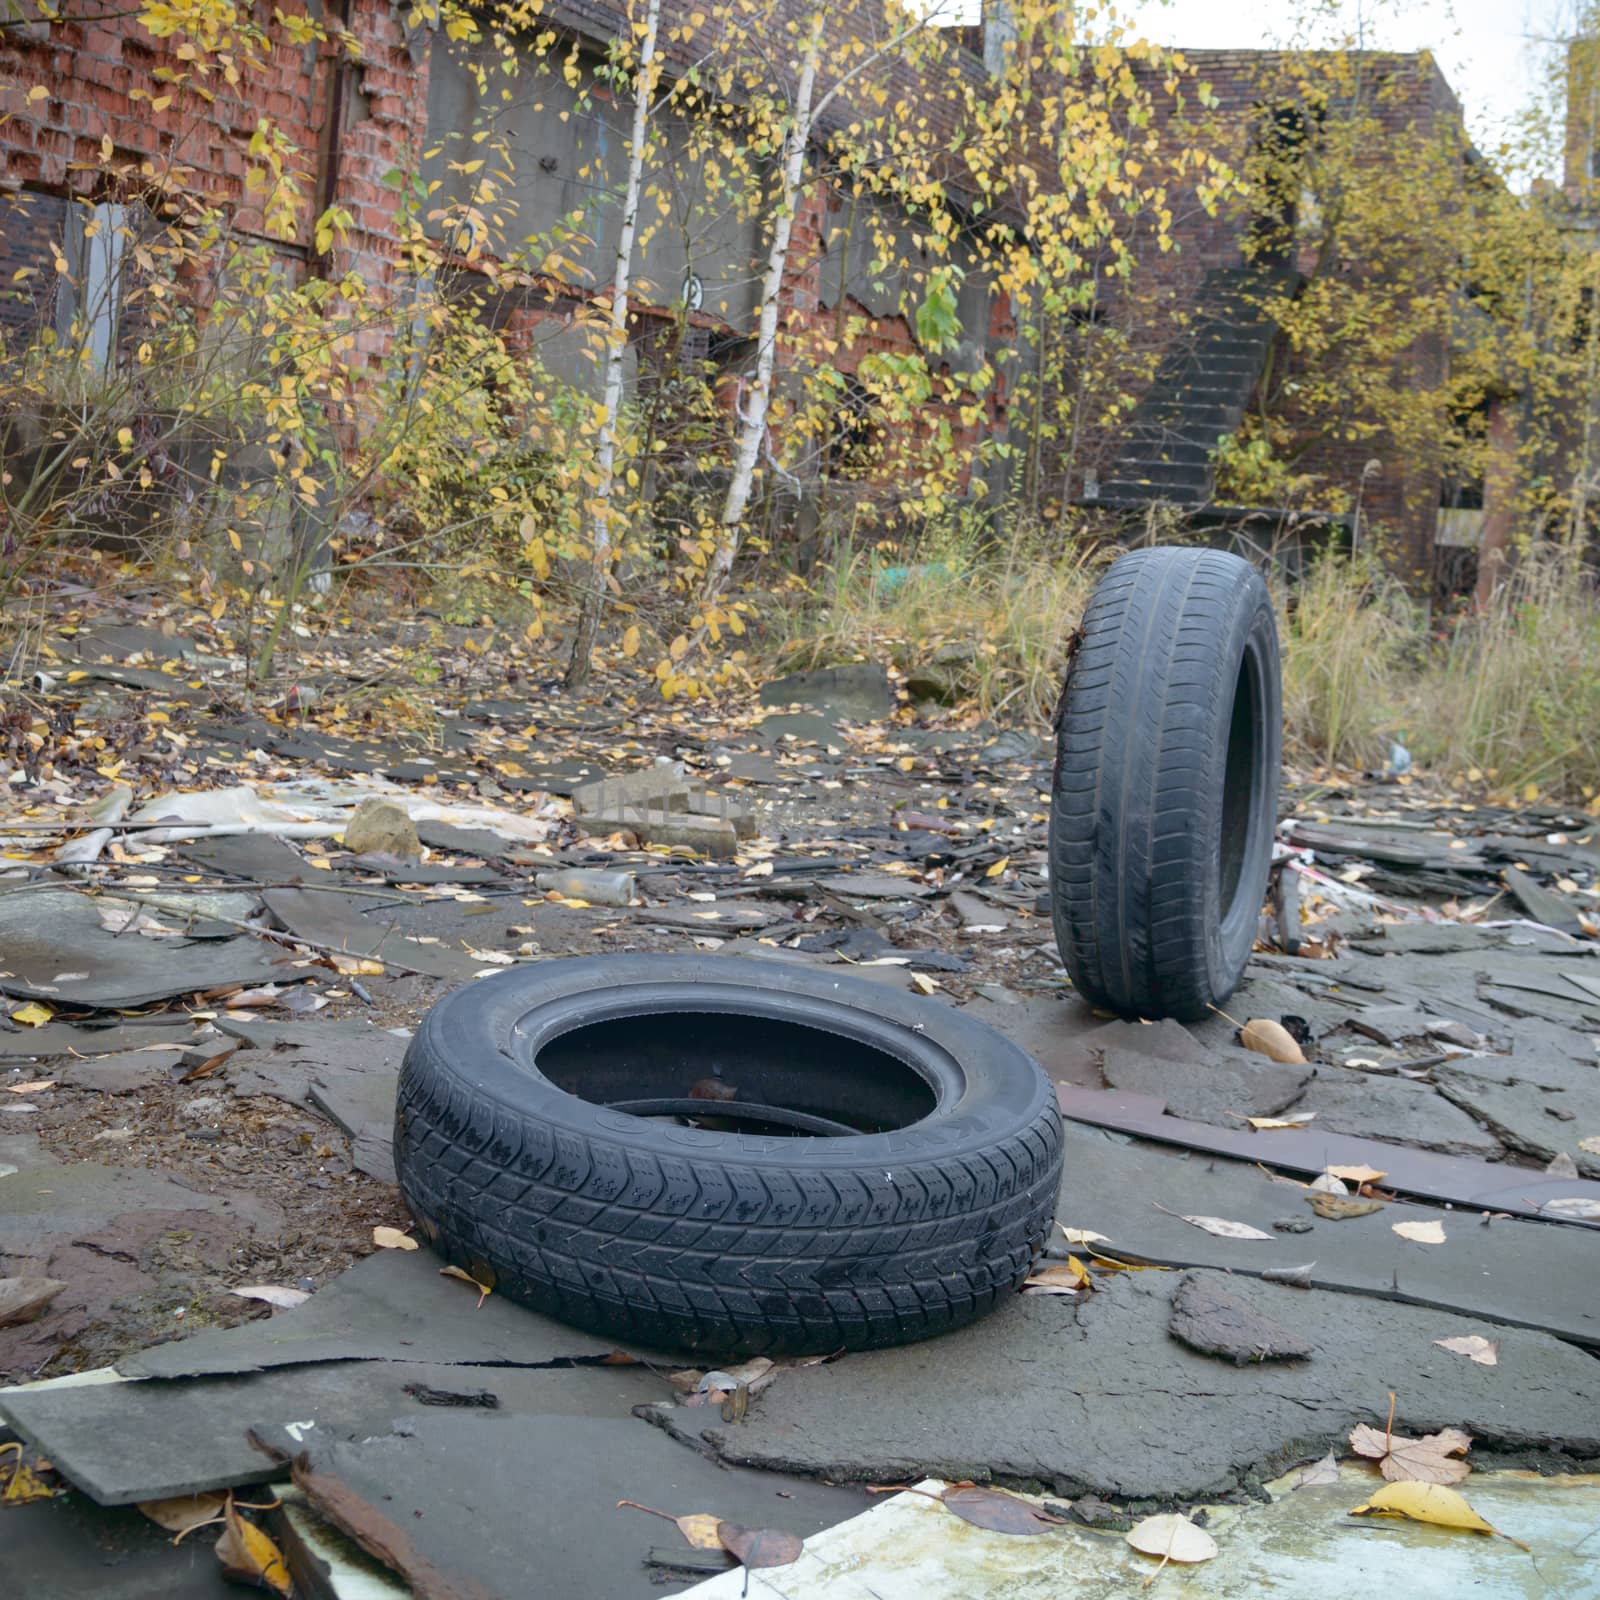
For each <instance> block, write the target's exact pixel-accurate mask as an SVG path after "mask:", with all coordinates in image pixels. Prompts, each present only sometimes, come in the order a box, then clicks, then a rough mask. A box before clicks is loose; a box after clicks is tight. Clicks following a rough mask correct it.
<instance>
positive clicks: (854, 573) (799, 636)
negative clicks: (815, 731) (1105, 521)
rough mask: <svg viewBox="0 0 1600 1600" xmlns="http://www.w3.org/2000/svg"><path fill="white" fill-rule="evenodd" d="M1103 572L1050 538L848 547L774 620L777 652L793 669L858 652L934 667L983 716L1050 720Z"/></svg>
mask: <svg viewBox="0 0 1600 1600" xmlns="http://www.w3.org/2000/svg"><path fill="white" fill-rule="evenodd" d="M1102 565H1103V558H1100V557H1096V556H1094V555H1092V554H1091V553H1090V552H1089V551H1088V549H1087V548H1086V547H1085V546H1083V545H1081V544H1079V543H1078V542H1076V541H1074V540H1071V539H1069V538H1066V537H1064V536H1063V535H1062V534H1061V533H1059V532H1057V533H1055V534H1054V535H1046V534H1041V535H1039V536H1038V537H1036V538H1027V539H1020V540H1015V541H1013V542H1012V544H1011V545H1010V547H1009V548H1008V549H1004V550H1001V549H995V548H993V547H990V548H988V549H985V548H984V546H983V545H982V544H981V542H980V540H979V538H978V537H977V536H975V535H969V534H965V533H962V532H954V533H950V534H946V535H944V536H942V537H938V538H932V539H926V540H924V541H922V542H921V543H920V544H919V546H918V547H917V549H916V551H915V552H914V553H912V554H910V555H909V556H907V555H904V554H900V555H888V556H886V555H885V554H884V553H883V552H881V551H878V550H870V549H869V550H862V551H857V552H855V553H853V554H851V555H849V556H847V557H846V558H844V559H843V560H842V561H840V562H839V563H838V564H836V565H835V566H832V567H829V568H825V569H823V570H822V571H820V572H819V573H818V574H817V575H816V576H815V577H814V579H813V582H812V585H811V591H810V592H811V598H810V601H809V603H808V604H807V605H806V606H804V607H803V608H801V609H799V610H798V611H795V612H793V613H790V614H789V617H788V621H787V622H786V623H784V624H782V625H781V629H780V637H779V639H778V641H777V645H778V654H779V655H780V656H781V658H782V659H783V660H784V662H785V663H786V664H788V665H791V666H793V665H810V664H816V663H821V662H830V661H847V660H853V659H859V658H861V657H867V658H870V659H875V660H881V661H889V662H892V663H893V664H894V665H895V666H897V667H899V668H900V669H901V670H902V671H906V672H913V671H917V670H922V669H928V668H930V667H931V668H932V669H933V670H934V671H935V672H936V673H937V675H938V676H939V677H940V678H942V679H944V680H947V681H948V683H949V684H950V687H951V689H952V691H953V693H954V694H955V695H956V696H957V697H958V698H959V699H960V701H961V702H962V703H963V704H964V705H968V706H970V707H972V708H974V709H976V710H977V711H978V712H979V713H981V714H982V715H983V716H986V717H993V716H998V715H1001V714H1004V716H1005V718H1006V719H1007V720H1008V721H1011V722H1016V723H1024V722H1029V721H1044V722H1048V721H1049V718H1050V715H1051V712H1052V710H1053V708H1054V706H1055V702H1056V698H1057V696H1058V695H1059V694H1060V691H1061V677H1062V673H1063V671H1064V670H1065V666H1066V650H1067V641H1068V639H1069V637H1070V636H1071V633H1072V630H1073V629H1074V628H1075V627H1076V626H1077V624H1078V619H1079V618H1080V617H1081V616H1082V615H1083V608H1084V606H1085V604H1087V602H1088V598H1089V595H1090V593H1091V592H1092V591H1093V589H1094V584H1095V579H1096V577H1097V576H1098V574H1099V571H1100V570H1101V567H1102ZM774 615H775V616H777V615H781V613H778V612H775V613H774Z"/></svg>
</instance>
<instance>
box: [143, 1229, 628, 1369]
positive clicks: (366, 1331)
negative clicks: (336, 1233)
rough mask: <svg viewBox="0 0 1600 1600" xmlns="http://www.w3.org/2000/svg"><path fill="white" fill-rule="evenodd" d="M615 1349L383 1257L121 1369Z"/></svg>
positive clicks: (572, 1354) (415, 1255) (520, 1362)
mask: <svg viewBox="0 0 1600 1600" xmlns="http://www.w3.org/2000/svg"><path fill="white" fill-rule="evenodd" d="M614 1348H615V1346H614V1345H612V1344H609V1343H607V1342H606V1341H604V1340H600V1339H596V1338H594V1337H593V1336H592V1335H590V1334H587V1333H581V1332H579V1331H578V1330H577V1329H575V1328H568V1327H565V1326H563V1325H562V1324H561V1323H559V1322H554V1321H552V1320H551V1319H550V1318H548V1317H541V1316H539V1315H538V1313H536V1312H533V1311H528V1310H525V1309H523V1308H522V1307H521V1306H514V1305H512V1304H511V1303H510V1302H509V1301H508V1300H504V1299H502V1298H501V1297H500V1296H499V1295H490V1296H489V1297H488V1299H487V1300H485V1301H484V1302H483V1304H482V1305H481V1306H480V1305H478V1297H477V1295H476V1294H475V1293H474V1292H473V1290H472V1289H471V1288H469V1287H468V1286H467V1285H466V1284H463V1283H458V1282H456V1281H455V1280H454V1279H451V1278H446V1277H442V1276H440V1273H439V1261H438V1259H437V1258H436V1257H435V1256H434V1255H433V1253H432V1252H431V1251H429V1250H426V1249H423V1250H380V1251H378V1252H377V1253H376V1254H375V1255H370V1256H368V1257H366V1258H365V1259H364V1260H362V1261H358V1262H356V1264H355V1265H354V1266H353V1267H351V1268H350V1269H349V1270H348V1271H346V1272H342V1273H340V1275H339V1276H338V1277H337V1278H335V1279H334V1280H333V1282H332V1283H330V1284H328V1285H327V1286H326V1287H325V1288H322V1289H319V1290H318V1291H317V1292H316V1293H315V1294H314V1295H312V1297H311V1298H310V1299H309V1300H307V1301H306V1302H305V1303H304V1304H303V1305H299V1306H296V1307H295V1308H294V1309H293V1310H292V1311H284V1312H280V1313H279V1314H278V1315H276V1316H274V1317H272V1318H271V1319H270V1320H268V1321H266V1322H253V1323H248V1324H245V1325H244V1326H242V1327H237V1328H227V1329H208V1330H206V1331H204V1332H201V1333H197V1334H195V1335H194V1336H192V1337H191V1338H188V1339H181V1340H177V1341H175V1342H173V1343H170V1344H162V1345H156V1346H155V1347H153V1348H152V1349H149V1350H143V1351H140V1352H139V1353H138V1354H137V1355H133V1356H130V1357H128V1358H127V1359H126V1360H125V1361H123V1362H121V1363H120V1364H119V1366H118V1369H117V1370H118V1371H119V1372H121V1373H123V1374H124V1375H125V1376H127V1377H136V1378H184V1377H195V1376H199V1375H202V1374H218V1373H238V1372H253V1371H258V1370H261V1369H264V1368H268V1367H284V1366H296V1365H305V1364H307V1363H311V1362H323V1361H453V1362H464V1363H471V1362H497V1361H499V1362H507V1363H510V1364H512V1365H517V1366H538V1365H541V1364H544V1363H547V1362H557V1361H568V1360H571V1359H573V1358H582V1357H598V1356H604V1355H607V1354H609V1353H610V1352H611V1351H612V1350H613V1349H614Z"/></svg>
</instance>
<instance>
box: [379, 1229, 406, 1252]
mask: <svg viewBox="0 0 1600 1600" xmlns="http://www.w3.org/2000/svg"><path fill="white" fill-rule="evenodd" d="M372 1242H373V1243H374V1244H375V1245H377V1246H378V1247H379V1248H380V1249H382V1250H415V1249H416V1248H417V1241H416V1240H415V1239H413V1238H412V1237H411V1235H410V1234H409V1233H402V1232H401V1231H400V1229H399V1228H374V1229H373V1230H372Z"/></svg>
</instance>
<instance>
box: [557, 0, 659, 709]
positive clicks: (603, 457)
mask: <svg viewBox="0 0 1600 1600" xmlns="http://www.w3.org/2000/svg"><path fill="white" fill-rule="evenodd" d="M660 21H661V0H649V4H648V6H647V8H646V10H645V18H644V40H643V42H642V43H641V45H640V48H639V68H638V71H637V72H636V73H635V74H634V80H633V136H632V140H631V142H630V144H629V146H628V182H627V189H626V192H625V194H624V196H623V202H622V232H621V234H620V235H619V236H618V239H617V258H616V261H615V262H614V263H613V265H612V269H611V323H610V328H609V331H608V338H609V344H608V347H607V351H606V384H605V392H604V396H603V398H602V402H601V403H602V405H603V407H604V411H605V415H604V417H603V418H602V419H601V423H600V435H599V439H598V441H597V445H596V456H595V470H596V472H597V473H598V474H599V478H600V481H599V483H598V484H596V486H595V490H594V496H593V500H592V502H591V504H592V508H593V515H592V520H591V527H590V538H591V540H592V544H593V556H592V560H591V566H590V572H589V588H588V591H587V592H586V593H585V595H584V597H583V607H582V609H581V611H580V612H579V614H578V632H577V637H576V638H575V639H574V640H573V641H572V659H571V661H570V662H569V663H568V664H567V675H566V681H567V683H568V684H569V685H575V684H581V683H584V682H587V680H588V677H589V669H590V664H591V663H590V656H591V655H592V653H593V651H594V641H595V635H596V634H597V633H598V631H599V627H600V607H601V605H602V604H603V603H604V601H605V596H606V589H607V587H608V585H609V584H610V582H611V563H612V559H613V556H614V555H615V551H616V541H615V540H614V539H613V538H612V536H611V519H612V505H611V496H612V490H613V488H614V487H615V484H616V475H617V473H616V467H617V420H618V418H619V417H620V415H621V412H622V381H623V376H624V373H625V371H626V368H627V353H628V287H629V280H630V277H631V275H632V271H633V241H634V238H635V237H636V235H637V233H638V228H639V196H640V192H641V190H642V189H643V187H644V155H645V139H646V136H647V134H648V131H649V118H650V97H651V95H652V94H653V93H654V74H653V73H652V71H651V67H652V65H653V63H654V61H655V55H656V29H657V26H658V25H659V23H660Z"/></svg>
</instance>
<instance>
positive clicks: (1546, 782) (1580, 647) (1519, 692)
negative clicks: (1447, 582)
mask: <svg viewBox="0 0 1600 1600" xmlns="http://www.w3.org/2000/svg"><path fill="white" fill-rule="evenodd" d="M1415 694H1416V703H1417V704H1418V705H1419V706H1421V707H1422V708H1424V709H1425V711H1426V716H1425V718H1424V717H1422V716H1420V715H1419V717H1418V723H1417V728H1416V741H1415V749H1416V754H1417V755H1418V757H1419V758H1420V759H1422V760H1424V761H1426V762H1428V763H1429V764H1430V765H1434V766H1437V767H1439V768H1440V769H1442V770H1443V771H1445V772H1448V773H1451V774H1453V775H1457V776H1460V775H1462V774H1470V773H1473V772H1477V773H1480V774H1481V775H1482V776H1483V777H1484V778H1485V779H1486V780H1488V781H1489V782H1490V783H1491V784H1492V785H1493V787H1494V788H1495V789H1496V790H1499V791H1503V792H1506V793H1521V792H1525V791H1526V790H1528V789H1529V788H1530V787H1531V788H1532V789H1536V790H1537V791H1538V792H1539V793H1541V794H1546V795H1560V796H1565V797H1566V798H1568V799H1570V800H1577V799H1583V800H1590V801H1592V800H1593V799H1594V798H1595V796H1596V794H1597V793H1600V592H1597V589H1596V574H1595V572H1594V571H1593V569H1592V568H1586V567H1585V566H1584V565H1583V564H1582V563H1581V562H1580V561H1578V560H1577V559H1576V558H1575V557H1573V556H1571V555H1569V554H1566V553H1563V552H1560V551H1551V552H1550V553H1549V554H1548V555H1547V556H1545V557H1543V558H1542V559H1541V558H1536V557H1530V558H1527V559H1525V560H1524V561H1523V562H1522V563H1521V564H1520V565H1519V567H1518V568H1517V571H1516V573H1515V575H1514V576H1513V578H1512V580H1511V581H1510V582H1509V583H1507V584H1505V585H1504V586H1503V587H1502V588H1501V589H1500V591H1499V592H1498V594H1497V595H1496V598H1495V601H1494V603H1493V604H1492V605H1491V606H1490V607H1489V608H1488V609H1487V610H1486V611H1485V612H1484V613H1482V614H1481V615H1479V616H1474V617H1469V618H1467V619H1465V620H1463V621H1462V622H1461V623H1460V624H1458V625H1457V627H1456V628H1455V629H1454V631H1453V632H1452V633H1451V635H1450V636H1449V638H1448V639H1447V640H1446V641H1445V642H1444V643H1442V644H1441V645H1440V646H1439V648H1438V649H1437V650H1436V651H1435V653H1434V654H1433V656H1432V657H1431V659H1430V660H1429V662H1428V664H1427V667H1426V669H1425V671H1424V672H1423V674H1422V676H1421V679H1420V682H1418V684H1417V685H1416V687H1415Z"/></svg>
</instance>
